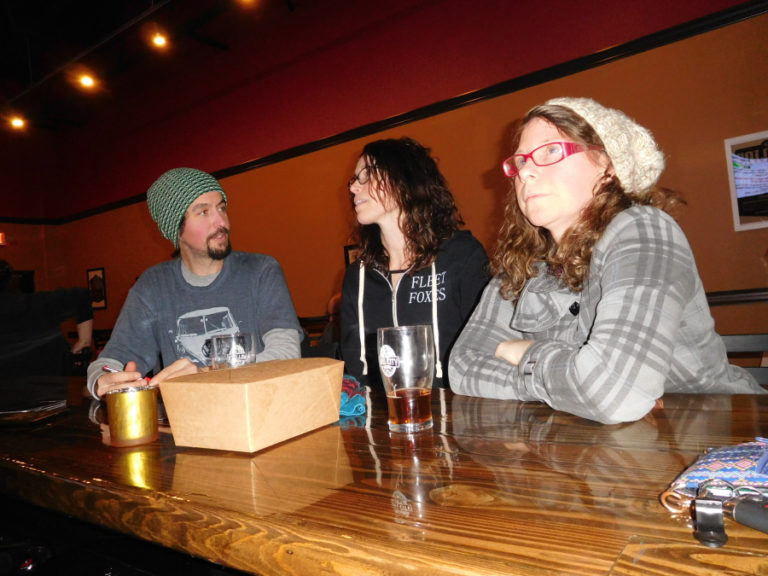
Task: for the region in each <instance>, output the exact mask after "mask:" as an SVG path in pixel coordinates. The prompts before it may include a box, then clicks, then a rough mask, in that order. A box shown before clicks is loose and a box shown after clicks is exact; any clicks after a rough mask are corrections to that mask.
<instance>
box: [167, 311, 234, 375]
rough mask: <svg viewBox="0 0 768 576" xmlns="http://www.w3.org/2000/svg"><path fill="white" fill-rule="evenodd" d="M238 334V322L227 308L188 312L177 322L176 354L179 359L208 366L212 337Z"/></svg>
mask: <svg viewBox="0 0 768 576" xmlns="http://www.w3.org/2000/svg"><path fill="white" fill-rule="evenodd" d="M236 332H238V326H237V322H235V318H234V316H232V312H230V311H229V308H227V307H226V306H219V307H217V308H206V309H205V310H195V311H193V312H187V313H186V314H184V315H182V316H179V318H178V320H177V321H176V338H175V342H176V352H177V353H178V354H179V357H182V356H186V357H187V358H189V359H190V360H194V361H196V362H199V363H200V364H202V365H204V366H207V365H209V364H210V362H209V359H210V355H211V349H210V348H211V337H212V336H216V335H218V334H235V333H236Z"/></svg>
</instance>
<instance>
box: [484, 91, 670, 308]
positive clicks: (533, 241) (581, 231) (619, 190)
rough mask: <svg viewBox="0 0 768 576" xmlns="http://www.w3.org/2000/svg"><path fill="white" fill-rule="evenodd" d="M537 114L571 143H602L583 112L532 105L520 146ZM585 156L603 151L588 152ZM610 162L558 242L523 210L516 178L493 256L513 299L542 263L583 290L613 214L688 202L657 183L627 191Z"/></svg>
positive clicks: (514, 141)
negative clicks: (519, 200)
mask: <svg viewBox="0 0 768 576" xmlns="http://www.w3.org/2000/svg"><path fill="white" fill-rule="evenodd" d="M534 118H542V119H543V120H545V121H547V122H549V123H550V124H552V125H553V126H554V127H555V128H557V129H558V131H559V132H560V133H561V134H562V135H563V137H564V138H567V139H568V140H569V141H572V142H576V143H578V144H584V145H587V146H599V147H601V148H602V147H603V146H604V145H603V142H602V140H601V139H600V137H599V136H598V134H597V132H595V130H594V129H593V128H592V126H591V125H589V124H588V123H587V122H586V121H585V120H584V119H583V118H582V117H581V116H579V115H578V114H576V113H575V112H573V111H572V110H570V109H569V108H566V107H564V106H556V105H546V104H545V105H542V106H537V107H535V108H533V109H532V110H531V111H530V112H528V114H526V116H525V118H523V120H522V122H521V123H520V125H519V126H518V128H517V130H516V132H515V135H514V137H513V139H512V149H513V150H515V149H517V146H518V144H519V142H520V137H521V135H522V132H523V129H524V128H525V127H526V126H527V125H528V123H530V122H531V121H532V120H533V119H534ZM585 153H586V154H595V155H599V154H604V152H602V151H589V152H585ZM611 167H612V164H610V163H609V164H608V166H607V168H606V170H605V173H604V174H603V177H602V179H601V180H600V182H599V183H598V184H597V187H596V189H595V191H594V193H593V196H592V200H591V201H590V202H589V203H588V204H587V205H586V206H585V207H584V209H583V210H582V212H581V216H580V218H579V220H578V221H577V222H576V223H575V224H574V225H573V226H572V227H571V228H569V229H568V230H566V232H565V233H564V234H563V236H562V238H561V239H560V243H557V242H555V240H554V239H553V237H552V235H551V234H550V233H549V231H548V230H546V229H545V228H543V227H537V226H534V225H532V224H531V223H530V222H529V221H528V220H527V218H526V217H525V215H524V214H523V213H522V211H521V210H520V206H519V204H518V202H517V197H516V195H515V185H514V182H515V180H514V179H513V180H512V187H511V190H510V193H509V195H508V197H507V201H506V207H505V210H504V221H503V223H502V226H501V230H500V231H499V238H498V241H497V244H496V248H495V251H494V254H493V256H492V258H491V269H492V271H493V273H494V274H495V275H498V276H499V277H500V278H501V280H502V283H501V294H502V296H503V297H504V298H505V299H508V300H515V299H517V298H518V297H519V296H520V293H521V292H522V291H523V287H524V286H525V283H526V282H527V281H528V280H529V279H530V278H532V277H534V276H536V275H537V274H538V269H539V264H541V263H543V264H545V265H546V268H547V270H548V271H549V272H551V273H553V274H556V275H557V276H559V278H560V280H561V281H562V282H563V284H564V285H565V286H567V287H568V288H569V289H570V290H573V291H574V292H580V291H581V289H582V287H583V285H584V280H585V279H586V277H587V274H589V264H590V260H591V258H592V250H593V249H594V246H595V244H596V243H597V241H598V240H599V239H600V237H601V236H602V235H603V232H605V229H606V228H607V226H608V224H610V222H611V221H612V220H613V219H614V217H615V216H616V215H617V214H618V213H619V212H622V211H623V210H626V209H627V208H629V207H630V206H632V205H635V204H639V205H647V206H654V207H656V208H660V209H661V210H664V211H666V212H670V211H671V210H672V209H673V208H674V207H676V206H677V205H679V204H682V203H684V202H683V201H682V199H681V198H680V196H679V195H678V194H677V193H676V192H674V191H672V190H668V189H666V188H661V187H658V186H653V187H651V188H649V189H647V190H642V191H627V190H625V189H624V188H623V187H622V185H621V183H620V182H619V180H618V178H616V176H615V175H614V174H613V173H612V172H613V171H612V170H611Z"/></svg>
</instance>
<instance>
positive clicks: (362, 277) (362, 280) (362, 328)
mask: <svg viewBox="0 0 768 576" xmlns="http://www.w3.org/2000/svg"><path fill="white" fill-rule="evenodd" d="M358 283H359V285H360V289H359V290H358V291H357V319H358V322H357V326H358V330H359V331H360V362H362V363H363V376H365V375H367V374H368V361H367V360H366V359H365V319H364V318H363V295H364V294H365V264H363V263H362V262H360V280H359V281H358Z"/></svg>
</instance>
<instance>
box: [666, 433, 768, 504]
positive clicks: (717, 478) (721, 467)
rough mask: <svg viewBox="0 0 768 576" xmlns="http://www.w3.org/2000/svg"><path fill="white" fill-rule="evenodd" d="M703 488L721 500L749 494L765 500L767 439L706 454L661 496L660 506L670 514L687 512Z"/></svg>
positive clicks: (766, 491)
mask: <svg viewBox="0 0 768 576" xmlns="http://www.w3.org/2000/svg"><path fill="white" fill-rule="evenodd" d="M702 485H706V488H707V491H708V493H709V494H711V495H714V496H716V497H718V498H719V499H723V500H727V499H729V498H734V497H737V496H744V495H748V494H756V495H760V496H763V497H768V439H766V438H756V439H755V441H754V442H744V443H743V444H737V445H736V446H725V447H723V448H715V449H713V450H709V451H707V452H705V453H704V454H702V455H701V456H699V457H698V458H697V459H696V460H695V461H694V462H693V464H691V465H690V466H689V467H688V468H686V469H685V470H684V471H683V473H682V474H680V475H679V476H678V477H677V478H676V479H675V481H674V482H672V484H670V486H669V488H668V489H667V490H665V491H664V492H663V493H662V494H661V496H660V499H661V503H662V504H663V505H664V507H665V508H667V509H668V510H670V511H671V512H676V513H677V512H684V511H687V510H688V508H689V507H690V504H691V502H692V501H693V500H694V499H695V498H696V495H697V493H698V492H699V489H700V487H702Z"/></svg>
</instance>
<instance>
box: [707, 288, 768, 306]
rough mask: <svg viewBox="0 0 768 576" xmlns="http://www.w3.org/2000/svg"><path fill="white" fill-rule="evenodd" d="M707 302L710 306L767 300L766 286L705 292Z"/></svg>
mask: <svg viewBox="0 0 768 576" xmlns="http://www.w3.org/2000/svg"><path fill="white" fill-rule="evenodd" d="M707 302H708V303H709V305H710V306H726V305H729V304H753V303H755V302H768V287H766V288H749V289H747V290H725V291H723V292H707Z"/></svg>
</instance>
